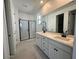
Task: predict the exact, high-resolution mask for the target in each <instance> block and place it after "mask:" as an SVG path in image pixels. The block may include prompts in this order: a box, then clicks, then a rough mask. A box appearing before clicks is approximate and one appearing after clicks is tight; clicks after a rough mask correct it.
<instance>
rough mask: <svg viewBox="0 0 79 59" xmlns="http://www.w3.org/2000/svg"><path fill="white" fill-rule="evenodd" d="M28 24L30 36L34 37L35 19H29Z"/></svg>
mask: <svg viewBox="0 0 79 59" xmlns="http://www.w3.org/2000/svg"><path fill="white" fill-rule="evenodd" d="M29 26H30V28H29V29H30V38H34V37H35V33H36V23H35V21H29Z"/></svg>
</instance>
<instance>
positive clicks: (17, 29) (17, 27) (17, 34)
mask: <svg viewBox="0 0 79 59" xmlns="http://www.w3.org/2000/svg"><path fill="white" fill-rule="evenodd" d="M14 18H15V26H16V27H15V28H16V31H15V32H16V44H18V43H19V42H20V37H19V15H18V8H16V7H15V6H14Z"/></svg>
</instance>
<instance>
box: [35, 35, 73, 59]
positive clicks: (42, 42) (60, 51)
mask: <svg viewBox="0 0 79 59" xmlns="http://www.w3.org/2000/svg"><path fill="white" fill-rule="evenodd" d="M36 37H37V39H36V43H37V45H38V46H39V47H40V49H41V50H42V51H43V52H44V53H45V54H46V55H47V56H48V57H49V59H72V58H71V56H72V48H71V47H68V46H65V45H63V44H61V43H59V42H56V41H54V40H52V39H49V38H47V37H44V36H42V35H37V36H36Z"/></svg>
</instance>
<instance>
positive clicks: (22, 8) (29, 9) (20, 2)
mask: <svg viewBox="0 0 79 59" xmlns="http://www.w3.org/2000/svg"><path fill="white" fill-rule="evenodd" d="M40 1H41V0H13V3H14V5H15V6H16V8H18V11H19V12H23V13H27V14H36V13H37V12H39V10H40V9H41V8H42V7H43V5H44V4H45V3H46V2H47V1H48V0H43V1H44V3H42V4H41V3H40Z"/></svg>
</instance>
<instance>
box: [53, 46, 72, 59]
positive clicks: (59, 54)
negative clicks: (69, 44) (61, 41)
mask: <svg viewBox="0 0 79 59" xmlns="http://www.w3.org/2000/svg"><path fill="white" fill-rule="evenodd" d="M54 57H55V58H54V59H71V56H70V54H68V53H67V52H65V51H63V50H61V49H59V48H54Z"/></svg>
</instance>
